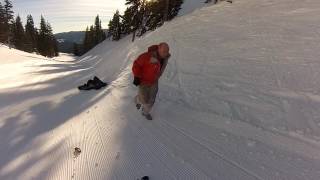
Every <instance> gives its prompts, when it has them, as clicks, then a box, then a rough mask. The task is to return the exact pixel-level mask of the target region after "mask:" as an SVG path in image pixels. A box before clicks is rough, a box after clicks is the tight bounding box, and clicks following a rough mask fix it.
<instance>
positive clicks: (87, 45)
mask: <svg viewBox="0 0 320 180" xmlns="http://www.w3.org/2000/svg"><path fill="white" fill-rule="evenodd" d="M89 35H90V33H89V27H88V26H87V28H86V32H85V35H84V40H83V43H82V44H83V51H84V52H87V51H89V49H90V41H89V40H90V37H89Z"/></svg>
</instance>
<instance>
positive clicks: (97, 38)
mask: <svg viewBox="0 0 320 180" xmlns="http://www.w3.org/2000/svg"><path fill="white" fill-rule="evenodd" d="M105 39H106V33H105V32H104V31H103V29H102V25H101V20H100V18H99V15H97V16H96V18H95V21H94V25H91V26H90V27H88V26H87V28H86V31H85V37H84V40H83V42H82V44H77V43H74V45H73V46H74V50H73V51H74V55H76V56H80V55H82V54H84V53H86V52H88V51H89V50H90V49H92V48H93V47H95V46H96V45H97V44H99V43H101V42H102V41H104V40H105Z"/></svg>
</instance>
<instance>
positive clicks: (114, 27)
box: [108, 10, 121, 41]
mask: <svg viewBox="0 0 320 180" xmlns="http://www.w3.org/2000/svg"><path fill="white" fill-rule="evenodd" d="M108 34H109V37H111V36H112V40H114V41H118V40H119V39H120V38H121V23H120V14H119V11H118V10H117V11H116V13H115V14H114V15H113V18H112V20H111V21H110V22H109V32H108Z"/></svg>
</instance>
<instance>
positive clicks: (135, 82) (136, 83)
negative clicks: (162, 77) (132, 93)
mask: <svg viewBox="0 0 320 180" xmlns="http://www.w3.org/2000/svg"><path fill="white" fill-rule="evenodd" d="M133 84H134V85H135V86H139V85H140V78H138V77H134V80H133Z"/></svg>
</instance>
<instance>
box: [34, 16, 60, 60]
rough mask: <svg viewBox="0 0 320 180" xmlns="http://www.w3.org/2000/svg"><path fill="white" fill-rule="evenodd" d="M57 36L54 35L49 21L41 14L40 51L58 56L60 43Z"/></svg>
mask: <svg viewBox="0 0 320 180" xmlns="http://www.w3.org/2000/svg"><path fill="white" fill-rule="evenodd" d="M57 44H58V43H57V41H56V39H55V37H54V36H53V32H52V28H51V25H50V24H49V22H46V21H45V19H44V17H43V16H41V21H40V30H39V36H38V52H39V53H40V54H41V55H43V56H47V57H53V56H58V55H59V52H58V45H57Z"/></svg>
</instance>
